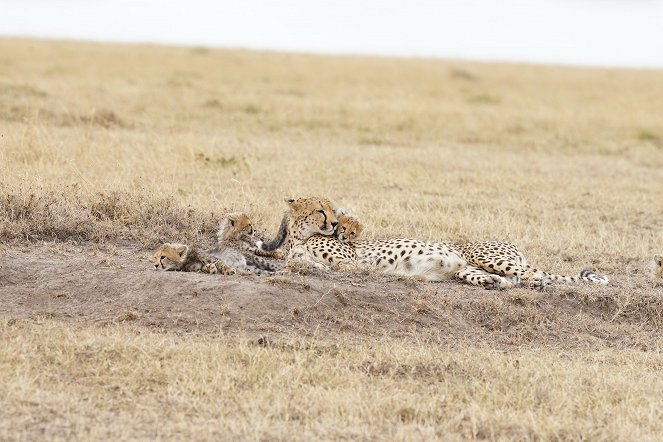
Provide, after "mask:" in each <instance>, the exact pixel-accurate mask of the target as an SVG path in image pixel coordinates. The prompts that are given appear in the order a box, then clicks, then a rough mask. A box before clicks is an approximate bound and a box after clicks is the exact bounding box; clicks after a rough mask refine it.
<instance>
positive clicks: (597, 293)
mask: <svg viewBox="0 0 663 442" xmlns="http://www.w3.org/2000/svg"><path fill="white" fill-rule="evenodd" d="M0 270H1V271H0V298H1V299H3V304H2V308H1V309H0V314H2V315H6V316H8V317H10V318H16V319H31V318H32V319H38V318H43V317H47V318H51V319H58V320H61V321H65V322H74V323H83V324H87V325H107V324H117V323H122V322H128V323H132V324H135V325H139V326H146V327H149V328H151V329H155V330H158V331H167V332H175V333H201V334H218V333H220V334H223V335H228V336H238V337H247V336H248V337H251V338H256V339H260V340H264V341H269V340H278V339H279V338H291V337H293V336H300V337H311V336H324V337H328V336H332V335H339V336H343V337H345V338H354V339H363V338H374V337H379V336H389V337H397V338H405V339H408V340H416V341H418V342H420V341H422V340H423V341H425V340H429V341H432V342H435V343H438V344H442V345H447V346H450V347H453V346H456V345H458V344H471V345H473V346H477V345H478V346H481V347H491V348H498V349H510V348H515V347H522V346H528V345H533V346H536V347H541V346H554V347H557V348H594V349H597V348H601V347H616V348H634V347H635V348H640V349H644V350H646V349H648V348H649V349H653V348H656V347H660V342H661V339H660V331H661V328H662V327H663V302H661V299H660V297H652V298H651V299H649V298H645V299H643V298H642V297H638V299H637V302H636V301H635V300H634V299H631V298H630V297H629V296H628V292H630V291H633V290H636V289H641V288H642V287H643V285H651V284H652V283H651V282H649V281H647V280H646V279H645V278H644V277H643V276H638V275H635V276H629V277H619V276H616V277H613V279H612V281H611V284H610V285H609V286H607V287H600V286H596V285H588V284H581V285H576V286H572V285H560V286H557V287H552V288H548V289H546V290H545V291H543V292H535V291H532V290H528V289H524V288H517V289H512V290H508V291H486V290H483V289H480V288H475V287H471V286H467V285H463V284H461V283H459V282H456V281H447V282H441V283H424V282H419V281H415V280H411V279H401V278H393V277H389V276H384V275H376V274H366V273H359V272H356V273H351V274H347V273H340V272H331V271H330V272H321V271H305V272H304V274H300V273H290V272H285V273H282V274H277V275H275V276H266V277H265V276H240V275H234V276H220V275H208V274H202V273H184V272H156V271H154V270H153V269H152V265H151V263H150V261H149V252H147V251H141V250H139V249H137V248H131V247H126V246H123V247H116V246H113V245H102V246H99V245H95V246H74V245H63V244H61V243H52V244H45V245H33V246H26V247H23V248H20V249H12V250H9V251H8V252H7V254H6V255H5V257H3V258H2V259H0Z"/></svg>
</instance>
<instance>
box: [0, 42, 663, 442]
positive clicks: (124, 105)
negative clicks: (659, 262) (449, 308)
mask: <svg viewBox="0 0 663 442" xmlns="http://www.w3.org/2000/svg"><path fill="white" fill-rule="evenodd" d="M661 109H663V73H662V72H661V71H653V70H652V71H634V70H633V71H627V70H621V71H620V70H607V69H579V68H566V67H537V66H527V65H514V64H495V63H491V64H482V63H471V62H465V61H439V60H424V59H412V60H403V59H400V60H397V59H380V58H360V57H322V56H313V55H295V54H282V53H262V52H248V51H230V50H213V49H207V48H187V47H180V48H172V47H161V46H139V45H137V46H120V45H102V44H86V43H64V42H49V41H29V40H15V39H4V40H0V240H1V241H3V244H0V248H5V249H7V248H13V247H21V246H22V245H24V244H26V243H34V242H40V241H54V243H53V246H54V247H57V246H58V244H61V243H63V242H75V243H80V244H88V243H90V242H91V243H118V244H125V243H127V242H130V243H134V242H136V243H138V244H140V246H141V247H144V248H149V247H153V246H154V245H156V244H157V243H159V242H161V241H176V240H178V241H188V242H196V243H199V244H201V245H204V244H207V243H209V242H210V241H212V238H213V236H212V232H213V230H214V227H215V223H216V220H217V219H218V216H219V215H220V214H221V213H222V212H224V211H226V210H245V211H248V212H250V213H251V214H252V215H253V216H254V218H255V220H256V224H257V225H258V226H260V227H261V228H262V229H264V230H268V231H274V230H275V229H276V226H277V225H278V221H279V219H280V217H281V214H282V213H283V210H284V209H285V205H284V204H283V202H282V200H283V198H284V197H289V196H298V195H308V194H315V195H323V196H327V197H329V198H330V199H332V200H333V201H335V202H336V203H337V204H338V205H340V206H343V207H347V208H349V209H351V210H353V212H355V213H357V214H358V215H359V216H360V217H361V218H362V220H363V221H364V223H365V224H366V226H367V230H366V231H365V235H366V236H367V237H390V236H396V235H405V236H411V237H416V238H420V239H429V240H436V241H464V240H475V239H503V240H510V241H513V242H514V243H516V244H517V245H518V246H519V247H520V249H521V250H522V251H523V252H524V253H525V254H526V256H527V257H528V258H529V260H530V261H531V262H532V263H534V264H536V265H540V266H541V267H543V268H546V269H550V270H554V271H559V272H566V273H575V272H577V271H578V270H580V268H583V267H589V266H591V267H593V268H595V269H596V270H597V271H598V272H600V273H606V274H608V275H621V276H622V277H636V276H640V274H641V273H642V272H643V271H644V269H645V266H646V263H647V261H648V260H649V259H651V257H652V256H653V254H654V253H661V252H663V218H661V207H662V206H661V190H662V189H663V188H662V187H661V182H663V119H661ZM0 271H1V270H0ZM629 287H635V288H634V289H633V292H632V293H628V294H627V295H628V296H631V297H633V298H637V297H639V296H646V297H648V298H657V297H661V296H663V294H661V290H660V286H656V285H652V284H649V285H647V284H639V285H638V284H636V285H631V286H629ZM0 313H2V310H0ZM653 322H654V323H659V324H660V321H658V322H656V321H653ZM648 324H649V325H648V326H651V322H648ZM0 334H2V339H1V340H0V341H1V342H2V343H3V345H2V346H1V347H0V369H1V370H0V372H2V373H3V376H1V377H0V404H2V409H3V418H2V419H0V438H1V439H9V440H11V439H35V438H44V439H49V440H56V439H72V438H76V437H78V438H81V439H91V438H93V439H102V438H104V439H105V438H109V437H111V438H115V439H155V438H157V439H158V438H163V439H186V440H192V439H208V438H215V439H218V438H222V439H232V438H238V437H239V438H243V439H254V440H260V439H262V440H272V439H274V440H291V439H301V440H310V439H342V438H346V439H355V438H356V439H366V440H382V439H428V440H430V439H431V438H434V437H437V438H444V439H466V438H469V439H471V438H474V439H522V440H525V439H565V440H566V439H592V440H601V439H603V440H615V439H617V440H620V439H621V440H634V439H639V440H647V439H649V440H654V439H660V438H661V437H663V424H661V422H662V421H663V419H662V417H663V416H661V410H662V409H663V400H662V399H661V398H662V397H663V394H661V393H663V383H662V381H661V379H660V370H661V368H662V363H663V359H662V357H661V350H662V349H663V346H662V345H661V343H660V342H658V343H653V344H652V343H650V345H648V348H649V350H648V351H638V350H635V349H633V350H628V351H624V350H622V351H618V350H614V349H610V348H608V347H607V346H604V345H603V344H601V339H600V337H597V343H596V346H595V347H594V348H588V349H587V350H586V351H580V350H577V351H568V352H565V351H562V350H560V349H556V348H549V347H540V348H527V349H523V350H519V351H512V352H507V353H504V352H500V351H497V350H495V349H490V348H483V347H482V348H479V347H476V348H475V347H472V346H463V347H462V348H455V349H453V350H451V349H446V348H440V347H439V346H434V345H433V346H432V345H430V344H429V343H424V342H422V343H419V344H417V343H416V342H410V341H408V342H402V341H398V340H389V339H387V338H385V339H383V340H376V339H373V340H371V339H367V338H366V339H362V338H361V337H358V339H357V340H348V339H347V338H343V339H335V338H334V337H333V336H325V337H321V338H320V339H317V340H311V339H306V340H304V339H302V340H298V338H297V337H293V339H292V341H291V342H284V343H283V344H280V345H279V346H268V347H263V346H259V345H255V344H253V343H252V342H251V341H250V340H243V339H235V338H233V339H226V338H224V337H223V336H193V335H182V336H176V335H173V334H157V333H154V332H153V331H151V330H149V329H145V328H143V329H139V328H135V329H131V328H123V327H107V328H98V327H92V326H78V325H72V324H67V323H60V322H55V321H51V320H43V319H40V320H38V321H36V322H35V321H32V322H31V321H18V322H14V320H11V319H4V322H1V321H0Z"/></svg>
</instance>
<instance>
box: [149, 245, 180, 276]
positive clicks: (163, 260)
mask: <svg viewBox="0 0 663 442" xmlns="http://www.w3.org/2000/svg"><path fill="white" fill-rule="evenodd" d="M187 253H189V246H187V245H186V244H177V243H173V244H171V243H165V244H162V245H161V246H160V247H159V248H158V249H157V250H156V251H155V252H154V257H153V262H154V270H177V269H178V268H179V267H180V266H181V265H182V263H183V262H184V260H185V259H186V256H187Z"/></svg>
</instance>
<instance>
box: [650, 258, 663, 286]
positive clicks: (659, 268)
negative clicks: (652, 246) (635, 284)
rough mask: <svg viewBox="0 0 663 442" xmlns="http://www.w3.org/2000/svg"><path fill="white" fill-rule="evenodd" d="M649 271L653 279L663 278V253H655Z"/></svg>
mask: <svg viewBox="0 0 663 442" xmlns="http://www.w3.org/2000/svg"><path fill="white" fill-rule="evenodd" d="M649 271H650V276H651V278H652V279H653V280H655V281H658V280H660V279H663V255H654V260H653V261H650V262H649Z"/></svg>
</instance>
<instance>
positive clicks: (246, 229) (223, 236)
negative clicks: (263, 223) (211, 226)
mask: <svg viewBox="0 0 663 442" xmlns="http://www.w3.org/2000/svg"><path fill="white" fill-rule="evenodd" d="M242 235H249V236H250V235H253V223H251V218H249V216H248V215H247V214H246V213H241V212H238V213H229V214H227V215H225V216H224V217H223V218H222V219H221V221H219V230H218V231H217V232H216V237H217V239H218V241H219V242H222V241H226V240H232V239H238V238H239V237H240V236H242Z"/></svg>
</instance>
